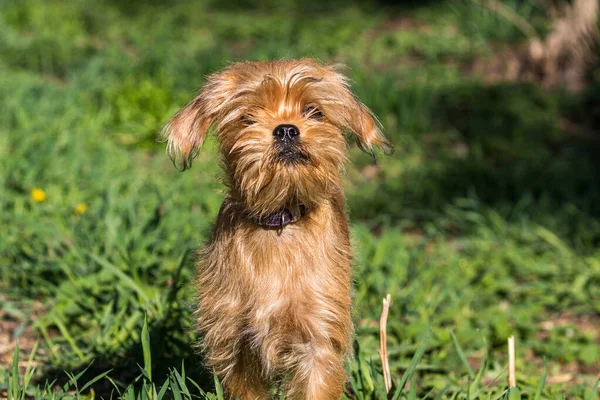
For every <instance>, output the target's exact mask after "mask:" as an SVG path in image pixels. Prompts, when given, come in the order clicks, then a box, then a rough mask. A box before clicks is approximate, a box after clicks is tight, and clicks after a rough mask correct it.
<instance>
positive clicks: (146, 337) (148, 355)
mask: <svg viewBox="0 0 600 400" xmlns="http://www.w3.org/2000/svg"><path fill="white" fill-rule="evenodd" d="M141 341H142V352H143V354H144V370H145V371H146V375H147V376H148V379H149V380H150V382H152V351H151V349H150V333H149V332H148V317H147V316H145V317H144V325H143V326H142V335H141Z"/></svg>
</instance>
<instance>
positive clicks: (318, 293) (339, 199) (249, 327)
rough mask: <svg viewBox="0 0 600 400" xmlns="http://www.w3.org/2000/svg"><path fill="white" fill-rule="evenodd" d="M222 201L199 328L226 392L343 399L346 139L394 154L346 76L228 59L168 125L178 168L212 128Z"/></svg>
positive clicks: (285, 63) (203, 257)
mask: <svg viewBox="0 0 600 400" xmlns="http://www.w3.org/2000/svg"><path fill="white" fill-rule="evenodd" d="M211 126H214V131H215V133H216V135H217V138H218V140H219V143H220V150H221V154H222V158H223V165H224V169H225V175H226V183H227V187H228V193H227V196H226V197H225V200H224V201H223V205H222V207H221V210H220V212H219V216H218V218H217V222H216V226H215V229H214V233H213V237H212V240H211V242H210V244H209V245H208V246H207V247H206V248H205V249H204V250H203V251H202V252H201V254H200V260H199V262H198V270H199V276H198V281H197V287H198V293H199V305H198V329H199V331H200V332H201V334H202V335H203V342H202V346H203V349H204V351H205V356H206V362H207V364H208V366H209V367H211V368H213V369H214V370H215V371H216V372H217V374H218V375H219V377H220V378H221V379H222V383H223V385H224V387H225V389H226V391H227V392H228V393H229V395H231V396H232V397H234V398H235V397H239V396H241V398H242V399H256V398H261V399H262V398H269V397H270V395H269V392H270V387H271V386H272V385H277V386H279V388H280V390H281V391H282V392H283V393H284V394H285V396H286V398H288V399H339V398H340V397H341V395H342V392H343V387H344V382H345V380H346V374H345V370H344V361H345V358H346V357H347V356H348V354H349V352H350V346H351V337H352V320H351V315H350V307H351V298H350V289H351V270H350V269H351V248H350V242H349V237H348V223H347V219H346V214H345V202H344V194H343V192H342V183H341V179H340V171H341V170H342V168H343V163H344V160H345V153H346V148H347V145H346V141H345V140H344V135H343V133H344V132H346V133H350V134H352V135H354V137H355V138H356V141H357V143H358V145H359V146H360V147H361V148H362V149H363V150H366V151H369V152H371V151H372V150H373V148H374V147H375V146H379V147H382V148H384V149H385V150H391V146H390V144H389V143H388V141H387V140H386V138H385V137H384V136H383V134H382V133H381V131H380V129H379V127H378V124H377V122H376V121H375V119H374V118H373V116H372V115H371V113H370V111H369V110H368V109H367V108H366V107H365V106H364V105H363V104H361V103H360V102H359V101H358V100H357V99H356V98H355V97H354V95H353V94H352V92H351V91H350V88H349V85H348V81H347V79H346V78H345V77H344V76H343V75H341V74H340V73H339V72H337V71H336V69H335V68H334V67H332V66H327V65H322V64H320V63H318V62H316V61H313V60H308V59H303V60H282V61H273V62H245V63H236V64H232V65H230V66H229V67H227V68H225V69H224V70H223V71H221V72H218V73H216V74H213V75H210V76H209V77H208V79H207V82H206V84H205V86H204V88H203V89H202V90H201V91H200V93H199V94H198V96H196V98H195V99H193V100H192V101H191V102H190V103H189V104H188V105H187V106H185V107H184V108H183V109H182V110H181V111H179V112H178V113H177V114H176V115H175V116H174V117H173V118H172V119H171V121H170V122H169V123H168V125H167V126H166V127H165V130H164V135H165V138H166V139H167V140H168V152H169V154H170V155H171V157H172V158H173V159H174V160H175V162H176V163H177V164H179V165H180V166H181V167H183V168H187V167H189V166H190V164H191V160H192V158H193V157H194V155H195V154H196V152H197V151H198V150H199V148H200V146H201V145H202V142H203V141H204V139H205V137H206V135H207V132H208V131H209V128H210V127H211Z"/></svg>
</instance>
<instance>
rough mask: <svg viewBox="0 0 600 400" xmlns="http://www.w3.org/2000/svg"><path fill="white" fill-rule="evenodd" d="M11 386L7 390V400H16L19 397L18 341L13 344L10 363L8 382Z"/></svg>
mask: <svg viewBox="0 0 600 400" xmlns="http://www.w3.org/2000/svg"><path fill="white" fill-rule="evenodd" d="M9 382H10V383H11V385H9V388H8V400H17V399H19V398H20V396H19V392H20V391H19V341H18V340H17V343H16V344H15V351H14V353H13V362H12V376H11V379H10V381H9Z"/></svg>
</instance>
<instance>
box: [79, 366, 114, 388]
mask: <svg viewBox="0 0 600 400" xmlns="http://www.w3.org/2000/svg"><path fill="white" fill-rule="evenodd" d="M111 371H112V369H109V370H108V371H106V372H103V373H101V374H100V375H97V376H95V377H94V378H92V379H91V380H90V381H89V382H86V384H85V385H83V386H82V387H81V389H79V392H83V391H84V390H85V389H87V388H89V387H90V386H92V385H93V384H94V383H96V382H98V381H99V380H100V379H102V378H104V377H105V376H106V375H108V374H110V372H111Z"/></svg>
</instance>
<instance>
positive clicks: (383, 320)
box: [379, 293, 392, 393]
mask: <svg viewBox="0 0 600 400" xmlns="http://www.w3.org/2000/svg"><path fill="white" fill-rule="evenodd" d="M390 301H391V296H390V295H389V293H388V295H387V296H386V297H385V299H383V307H382V309H381V316H380V318H379V355H380V357H381V365H382V368H383V380H384V381H385V392H386V393H389V392H390V390H391V389H392V376H391V374H390V363H389V361H388V354H387V317H388V312H389V309H390Z"/></svg>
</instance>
